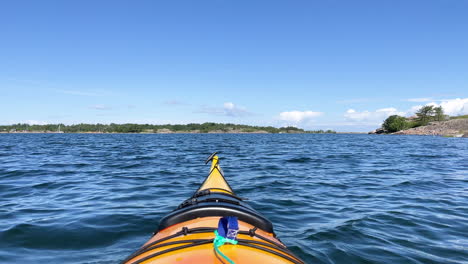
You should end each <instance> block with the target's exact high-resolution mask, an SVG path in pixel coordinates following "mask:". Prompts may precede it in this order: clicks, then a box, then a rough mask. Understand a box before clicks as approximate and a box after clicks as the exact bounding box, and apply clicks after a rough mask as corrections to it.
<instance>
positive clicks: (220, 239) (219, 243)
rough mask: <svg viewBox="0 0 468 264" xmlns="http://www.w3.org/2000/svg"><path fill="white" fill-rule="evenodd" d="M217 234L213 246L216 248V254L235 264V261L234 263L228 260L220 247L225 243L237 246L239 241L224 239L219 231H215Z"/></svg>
mask: <svg viewBox="0 0 468 264" xmlns="http://www.w3.org/2000/svg"><path fill="white" fill-rule="evenodd" d="M214 233H215V238H214V240H213V245H214V248H215V251H216V253H218V254H219V255H221V256H222V257H223V258H224V259H225V260H227V261H228V262H229V263H230V264H235V263H234V261H232V260H231V259H230V258H228V257H227V256H226V255H224V254H223V252H221V250H219V247H220V246H222V245H224V244H225V243H231V244H233V245H236V244H237V240H233V239H229V238H225V237H222V236H220V235H219V234H218V230H215V231H214Z"/></svg>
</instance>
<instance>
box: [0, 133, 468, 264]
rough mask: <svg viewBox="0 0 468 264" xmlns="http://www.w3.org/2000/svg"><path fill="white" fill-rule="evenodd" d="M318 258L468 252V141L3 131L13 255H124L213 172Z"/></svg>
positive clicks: (436, 259)
mask: <svg viewBox="0 0 468 264" xmlns="http://www.w3.org/2000/svg"><path fill="white" fill-rule="evenodd" d="M218 150H220V151H222V154H221V163H222V165H223V168H224V171H225V173H226V176H227V178H228V179H229V181H230V183H231V185H232V186H233V187H234V189H235V191H236V192H237V194H238V195H239V196H241V197H246V198H249V199H250V200H249V202H250V204H251V205H252V206H253V207H255V208H256V209H257V210H259V211H260V212H262V213H263V214H264V215H265V216H266V217H268V218H269V219H270V220H272V221H273V223H274V226H275V229H276V232H277V234H278V236H279V237H280V238H281V239H282V241H283V242H285V243H286V244H287V245H288V246H289V247H290V249H291V250H292V251H294V252H295V253H296V254H298V255H299V256H300V257H301V258H303V259H304V260H306V262H307V263H468V237H467V236H466V230H468V192H467V191H468V165H467V164H468V155H467V154H468V141H467V140H466V139H463V138H458V139H454V138H441V137H423V136H421V137H418V136H372V135H216V134H213V135H205V134H193V135H118V134H115V135H78V134H77V135H72V134H34V135H29V134H26V135H13V134H2V135H0V219H2V221H0V263H42V262H51V263H57V262H65V263H116V262H118V261H120V260H122V259H123V258H125V257H126V256H127V255H128V254H130V253H131V252H132V251H134V250H135V249H137V248H138V247H139V246H141V244H142V243H143V242H145V241H146V240H147V239H148V238H149V237H150V235H151V233H152V232H153V231H154V230H155V229H156V226H157V222H158V220H159V219H160V218H161V217H163V216H164V215H165V214H166V213H167V212H169V211H171V210H173V209H174V208H175V207H176V206H177V205H178V204H179V203H180V202H181V201H182V200H184V199H186V198H187V197H188V196H189V195H191V194H192V193H193V191H194V188H195V187H196V186H198V185H199V184H200V183H201V182H202V181H203V179H204V177H205V175H206V174H207V170H208V168H207V166H205V165H204V164H203V161H204V159H205V158H206V157H207V156H208V155H209V154H210V153H211V152H213V151H218Z"/></svg>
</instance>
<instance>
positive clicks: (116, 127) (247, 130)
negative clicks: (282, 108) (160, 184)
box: [0, 123, 336, 134]
mask: <svg viewBox="0 0 468 264" xmlns="http://www.w3.org/2000/svg"><path fill="white" fill-rule="evenodd" d="M0 133H82V134H85V133H88V134H106V133H107V134H113V133H124V134H182V133H183V134H201V133H207V134H283V133H284V134H324V133H326V134H334V133H336V131H333V130H304V129H302V128H297V127H293V126H287V127H280V128H277V127H272V126H250V125H239V124H230V123H227V124H223V123H202V124H196V123H191V124H185V125H171V124H166V125H151V124H131V123H127V124H114V123H111V124H74V125H64V124H47V125H29V124H13V125H3V126H2V125H0Z"/></svg>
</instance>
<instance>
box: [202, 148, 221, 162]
mask: <svg viewBox="0 0 468 264" xmlns="http://www.w3.org/2000/svg"><path fill="white" fill-rule="evenodd" d="M219 153H220V152H219V151H215V152H213V154H211V155H210V156H209V157H208V158H207V159H206V161H205V164H208V162H210V161H211V160H212V159H213V158H214V157H215V156H216V155H217V154H219Z"/></svg>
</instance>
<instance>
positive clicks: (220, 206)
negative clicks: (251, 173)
mask: <svg viewBox="0 0 468 264" xmlns="http://www.w3.org/2000/svg"><path fill="white" fill-rule="evenodd" d="M216 154H217V153H213V154H212V155H211V156H210V157H209V158H208V160H207V163H208V162H209V161H211V169H210V173H209V174H208V177H207V178H206V179H205V181H204V182H203V183H202V185H201V186H200V188H199V189H198V190H197V191H196V192H195V194H194V195H193V196H192V197H190V198H189V199H187V200H186V201H184V202H183V203H181V204H180V205H179V206H178V207H177V209H175V210H174V211H172V212H171V213H169V214H168V215H166V216H165V217H163V218H162V219H161V221H160V223H159V228H158V231H157V232H155V234H154V235H153V237H152V238H151V239H150V240H149V241H147V242H146V243H145V244H144V245H143V246H142V247H141V248H140V249H138V250H137V251H136V252H134V253H133V254H132V255H130V256H128V257H127V258H126V259H125V260H124V261H123V262H122V263H126V264H140V263H145V264H147V263H158V264H169V263H181V264H184V263H187V264H188V263H204V264H205V263H206V264H208V263H210V264H211V263H214V264H216V263H219V264H223V263H225V264H227V263H229V264H234V263H235V264H241V263H262V264H266V263H278V264H280V263H295V264H303V263H304V262H303V261H302V260H300V259H299V258H298V257H296V256H295V255H294V254H293V253H292V252H291V251H289V250H288V249H287V248H286V246H285V245H284V244H283V243H282V242H281V241H280V240H279V239H278V238H277V237H276V236H275V233H274V232H273V224H272V223H271V222H270V221H269V220H268V219H266V218H265V217H264V216H262V215H261V214H259V213H258V212H257V211H255V210H254V209H253V208H252V207H250V206H249V205H248V204H247V203H246V202H245V201H243V199H242V198H239V197H237V196H236V195H235V193H234V191H233V190H232V188H231V186H229V184H228V182H227V181H226V179H225V178H224V174H223V171H222V170H221V167H220V166H219V160H218V156H217V155H216Z"/></svg>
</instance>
